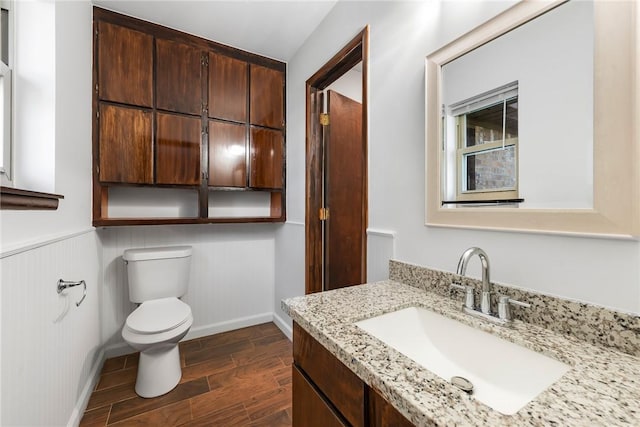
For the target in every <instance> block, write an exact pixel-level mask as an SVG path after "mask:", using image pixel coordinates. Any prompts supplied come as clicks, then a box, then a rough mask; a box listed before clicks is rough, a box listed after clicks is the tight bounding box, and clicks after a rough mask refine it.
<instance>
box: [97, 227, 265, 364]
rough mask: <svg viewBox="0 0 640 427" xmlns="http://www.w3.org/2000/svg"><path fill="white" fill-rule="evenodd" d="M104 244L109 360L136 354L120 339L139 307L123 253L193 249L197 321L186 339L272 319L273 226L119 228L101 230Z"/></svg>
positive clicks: (192, 300)
mask: <svg viewBox="0 0 640 427" xmlns="http://www.w3.org/2000/svg"><path fill="white" fill-rule="evenodd" d="M98 234H99V236H100V239H101V241H102V244H103V254H104V257H103V266H104V282H103V301H102V334H103V336H104V337H105V343H106V345H107V346H106V350H105V351H106V353H107V356H109V357H110V356H113V355H115V354H119V353H127V352H131V351H133V350H132V349H130V348H129V347H128V346H127V345H126V343H124V342H123V340H122V337H121V335H120V331H121V330H122V326H123V325H124V322H125V320H126V318H127V316H128V315H129V314H130V313H131V312H132V311H133V309H134V308H135V306H134V304H132V303H131V302H130V301H129V292H128V283H127V278H126V270H125V265H124V261H123V260H122V253H123V252H124V250H125V249H129V248H140V247H154V246H172V245H190V246H192V247H193V258H192V262H191V277H190V279H189V291H188V292H187V294H186V295H185V296H184V298H183V300H184V301H185V302H186V303H187V304H189V305H190V306H191V310H192V312H193V317H194V322H193V326H192V327H191V331H190V332H189V334H188V335H187V337H186V338H185V339H191V338H197V337H200V336H205V335H210V334H213V333H218V332H224V331H227V330H232V329H237V328H241V327H245V326H250V325H255V324H259V323H264V322H270V321H271V320H272V319H273V299H274V276H275V226H273V225H271V224H215V225H202V226H200V225H195V226H194V225H189V226H145V227H117V228H108V229H100V230H99V231H98Z"/></svg>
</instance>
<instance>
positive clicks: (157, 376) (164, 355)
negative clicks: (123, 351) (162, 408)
mask: <svg viewBox="0 0 640 427" xmlns="http://www.w3.org/2000/svg"><path fill="white" fill-rule="evenodd" d="M168 347H170V348H168ZM180 378H182V368H181V367H180V351H179V349H178V344H177V343H175V344H174V343H172V344H167V345H164V346H162V345H161V346H158V347H154V348H150V349H148V350H145V351H141V352H140V361H139V362H138V377H137V379H136V394H137V395H138V396H140V397H146V398H149V397H156V396H160V395H163V394H166V393H168V392H170V391H171V390H173V389H174V388H175V386H176V385H178V383H179V382H180Z"/></svg>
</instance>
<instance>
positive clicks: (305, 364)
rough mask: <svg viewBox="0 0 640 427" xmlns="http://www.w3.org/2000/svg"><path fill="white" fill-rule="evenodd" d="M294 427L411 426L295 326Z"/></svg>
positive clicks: (377, 394) (298, 326)
mask: <svg viewBox="0 0 640 427" xmlns="http://www.w3.org/2000/svg"><path fill="white" fill-rule="evenodd" d="M293 361H294V364H293V367H292V369H293V372H292V379H293V426H294V427H308V426H325V425H330V426H334V425H335V426H343V425H345V426H354V427H360V426H380V427H382V426H385V427H386V426H397V427H405V426H407V427H408V426H412V425H413V424H412V423H411V422H409V420H407V419H406V418H405V417H404V416H403V415H402V414H401V413H400V412H398V410H397V409H395V408H394V407H393V406H392V405H391V404H389V402H387V401H386V400H385V399H384V398H383V397H382V396H381V395H380V394H379V393H378V392H377V391H376V390H374V389H372V388H370V387H369V386H367V385H366V384H365V383H364V382H363V381H362V380H361V379H360V378H358V376H357V375H355V374H354V373H353V372H352V371H351V370H350V369H349V368H348V367H346V366H345V365H344V364H343V363H342V362H340V361H339V360H338V359H337V358H336V357H335V356H333V355H332V354H331V353H330V352H329V351H328V350H327V349H326V348H324V346H323V345H322V344H320V343H319V342H318V341H317V340H316V339H314V338H313V337H312V336H311V335H310V334H309V333H308V332H307V331H305V330H304V329H302V327H300V325H298V324H297V323H295V322H294V324H293Z"/></svg>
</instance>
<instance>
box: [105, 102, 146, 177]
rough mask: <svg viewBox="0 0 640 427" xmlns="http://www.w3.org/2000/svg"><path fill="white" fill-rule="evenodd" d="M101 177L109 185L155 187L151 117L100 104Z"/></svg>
mask: <svg viewBox="0 0 640 427" xmlns="http://www.w3.org/2000/svg"><path fill="white" fill-rule="evenodd" d="M99 114H100V140H99V146H100V154H101V155H100V163H99V168H98V169H99V176H100V181H101V182H106V183H131V184H151V183H153V156H152V155H151V146H152V143H153V142H152V133H153V131H152V126H151V123H152V113H151V112H150V111H148V110H143V109H140V108H131V107H122V106H117V105H111V104H100V110H99Z"/></svg>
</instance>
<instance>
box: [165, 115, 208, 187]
mask: <svg viewBox="0 0 640 427" xmlns="http://www.w3.org/2000/svg"><path fill="white" fill-rule="evenodd" d="M157 118H158V132H157V136H156V183H158V184H184V185H198V184H200V141H201V139H202V132H201V125H200V119H199V118H195V117H187V116H180V115H177V114H163V113H158V115H157Z"/></svg>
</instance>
